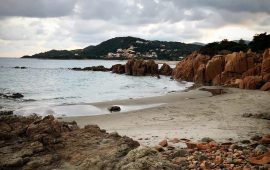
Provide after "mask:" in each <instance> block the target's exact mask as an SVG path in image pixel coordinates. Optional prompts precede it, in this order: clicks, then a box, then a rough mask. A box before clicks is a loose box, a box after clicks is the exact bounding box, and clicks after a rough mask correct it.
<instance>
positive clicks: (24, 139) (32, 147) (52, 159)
mask: <svg viewBox="0 0 270 170" xmlns="http://www.w3.org/2000/svg"><path fill="white" fill-rule="evenodd" d="M0 143H1V145H0V150H1V152H0V169H30V170H31V169H160V170H161V169H164V168H165V169H179V168H178V166H177V165H175V164H173V163H172V162H171V161H170V160H168V159H165V158H164V157H162V156H161V155H160V154H159V153H158V152H157V151H156V150H154V149H153V148H149V147H140V148H138V146H139V143H138V142H136V141H134V140H132V139H131V138H129V137H126V136H123V137H122V136H120V135H118V134H117V133H116V132H112V133H107V132H106V131H105V130H102V129H100V128H99V127H98V126H96V125H87V126H85V127H84V128H79V127H78V126H77V124H76V122H59V121H57V120H56V119H55V118H54V117H53V116H46V117H44V118H41V117H38V116H36V115H32V116H30V117H21V116H15V115H1V116H0Z"/></svg>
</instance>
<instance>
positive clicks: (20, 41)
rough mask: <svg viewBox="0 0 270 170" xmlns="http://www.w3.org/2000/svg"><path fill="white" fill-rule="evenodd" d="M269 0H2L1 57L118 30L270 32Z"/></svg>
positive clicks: (203, 38) (193, 36)
mask: <svg viewBox="0 0 270 170" xmlns="http://www.w3.org/2000/svg"><path fill="white" fill-rule="evenodd" d="M269 21H270V0H0V57H21V56H22V55H31V54H34V53H38V52H44V51H47V50H50V49H76V48H84V47H86V46H88V45H93V44H98V43H100V42H102V41H104V40H107V39H109V38H113V37H116V36H128V35H129V36H136V37H140V38H144V39H150V40H166V41H180V42H187V43H190V42H203V43H207V42H212V41H219V40H222V39H224V38H227V39H231V40H235V39H240V38H243V39H248V40H250V39H252V36H253V35H254V34H256V33H261V32H268V33H269V32H270V22H269Z"/></svg>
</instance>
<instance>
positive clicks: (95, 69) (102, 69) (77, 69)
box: [71, 65, 111, 71]
mask: <svg viewBox="0 0 270 170" xmlns="http://www.w3.org/2000/svg"><path fill="white" fill-rule="evenodd" d="M71 70H74V71H111V69H109V68H106V67H104V66H101V65H100V66H92V67H84V68H79V67H74V68H71Z"/></svg>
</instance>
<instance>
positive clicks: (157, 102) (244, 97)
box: [60, 87, 270, 146]
mask: <svg viewBox="0 0 270 170" xmlns="http://www.w3.org/2000/svg"><path fill="white" fill-rule="evenodd" d="M201 88H207V89H209V88H215V89H217V88H220V87H201ZM199 89H200V88H199ZM199 89H194V90H190V91H187V92H176V93H170V94H168V95H165V96H159V97H150V98H141V99H128V100H119V101H110V102H100V103H92V104H91V105H93V106H95V107H97V108H100V109H101V110H102V111H103V112H104V113H105V114H104V115H95V116H81V117H64V118H62V119H60V120H64V121H72V120H75V121H76V122H77V123H78V125H79V126H84V125H87V124H97V125H98V126H100V127H101V128H102V129H105V130H106V131H108V132H115V131H116V132H118V133H119V134H120V135H127V136H129V137H132V138H133V139H135V140H138V141H139V142H140V143H141V144H142V145H149V146H154V145H156V144H158V142H159V141H161V140H163V139H166V138H168V139H171V138H188V139H193V140H199V139H201V138H203V137H210V138H213V139H214V140H216V141H220V142H224V141H228V140H235V141H239V140H241V139H248V138H250V137H251V136H254V135H256V134H259V135H260V134H266V133H269V129H268V128H266V126H267V124H268V123H269V120H264V119H256V118H245V117H242V115H243V114H244V113H252V114H258V113H265V112H270V104H269V101H270V93H269V92H262V91H257V90H241V89H234V88H223V89H224V90H223V92H222V94H221V95H213V94H212V93H211V92H209V91H206V90H199ZM111 105H120V106H121V107H123V108H125V112H120V113H116V112H113V113H110V112H108V110H107V107H109V106H111ZM140 106H144V107H143V108H144V109H141V110H137V109H139V108H140ZM147 106H148V107H150V108H147ZM132 107H133V109H132ZM134 107H135V109H134ZM145 107H146V108H145ZM130 108H131V109H130Z"/></svg>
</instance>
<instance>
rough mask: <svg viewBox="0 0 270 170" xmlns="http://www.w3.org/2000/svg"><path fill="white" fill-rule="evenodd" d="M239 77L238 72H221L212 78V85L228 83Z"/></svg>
mask: <svg viewBox="0 0 270 170" xmlns="http://www.w3.org/2000/svg"><path fill="white" fill-rule="evenodd" d="M241 77H242V75H241V74H238V73H230V72H222V73H221V74H218V75H217V76H216V77H215V78H214V79H213V80H212V85H214V86H216V85H230V84H232V83H234V82H235V80H236V79H240V78H241Z"/></svg>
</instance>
